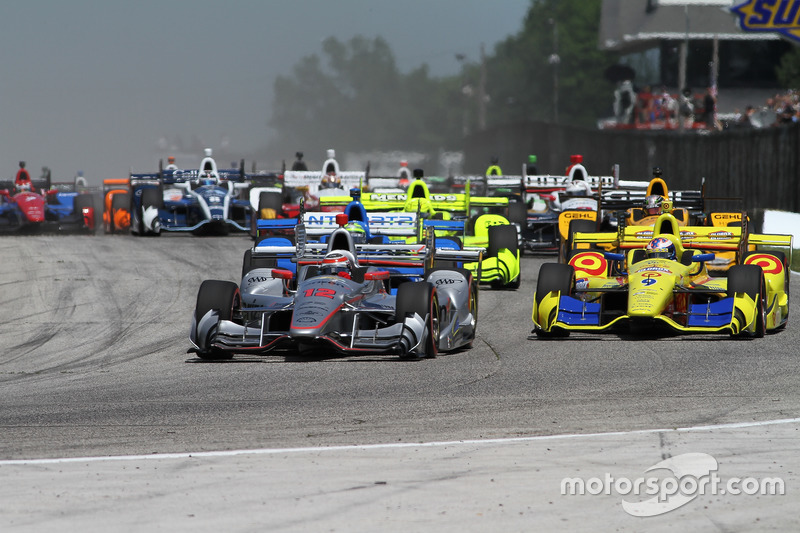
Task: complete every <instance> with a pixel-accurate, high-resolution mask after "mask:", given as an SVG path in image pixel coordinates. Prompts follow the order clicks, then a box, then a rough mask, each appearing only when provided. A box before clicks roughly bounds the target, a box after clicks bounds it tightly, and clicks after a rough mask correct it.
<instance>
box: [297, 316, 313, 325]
mask: <svg viewBox="0 0 800 533" xmlns="http://www.w3.org/2000/svg"><path fill="white" fill-rule="evenodd" d="M294 322H296V323H298V324H309V323H311V322H317V319H316V318H314V317H311V316H301V317H299V318H295V319H294Z"/></svg>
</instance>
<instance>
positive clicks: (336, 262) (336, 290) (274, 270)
mask: <svg viewBox="0 0 800 533" xmlns="http://www.w3.org/2000/svg"><path fill="white" fill-rule="evenodd" d="M296 233H297V239H298V242H297V245H296V246H286V247H283V248H281V247H275V246H265V247H261V246H259V245H256V246H255V247H254V248H253V249H251V250H248V251H247V252H246V254H245V261H244V262H245V265H244V266H245V268H244V270H246V272H245V273H244V275H243V277H242V281H241V283H240V284H236V283H233V282H229V281H219V280H207V281H204V282H203V283H202V285H201V286H200V290H199V292H198V295H197V304H196V307H195V310H194V313H193V316H192V323H191V329H190V340H191V342H192V345H193V348H192V350H191V351H193V352H195V353H196V354H197V355H198V357H200V358H201V359H227V358H230V357H232V356H233V354H235V353H247V354H268V353H271V352H275V353H278V354H280V353H288V354H293V353H294V354H296V353H301V354H306V353H311V354H329V353H330V352H334V353H338V354H344V355H357V354H396V355H399V356H400V357H401V358H419V357H434V356H435V355H436V354H437V353H439V352H440V351H442V352H444V351H452V350H457V349H461V348H467V347H470V346H471V344H472V342H473V341H474V339H475V332H476V327H477V317H478V312H477V305H478V287H477V284H476V283H475V281H474V278H473V276H472V274H471V273H470V272H468V271H466V270H464V269H457V268H456V269H448V268H433V265H434V261H435V260H436V259H445V260H474V259H475V258H476V256H478V255H479V254H477V253H472V252H465V251H459V250H437V249H436V248H435V247H434V246H433V242H432V241H433V239H434V236H433V234H432V232H429V234H428V239H427V242H426V243H425V244H424V245H422V246H420V245H406V244H391V245H390V244H381V245H369V244H362V245H357V244H355V243H354V242H353V239H352V236H351V234H350V233H349V232H348V231H347V230H345V229H344V228H340V229H336V230H334V231H333V233H331V235H330V236H329V238H328V239H327V244H323V243H307V242H306V241H305V237H304V227H303V226H302V224H301V225H300V226H299V227H298V228H297V230H296ZM286 257H289V258H291V259H292V260H293V261H295V262H296V263H297V265H298V274H297V275H296V276H295V275H294V274H293V273H292V272H290V271H288V270H285V269H282V268H278V267H277V264H278V263H277V262H278V261H279V260H280V259H281V258H286ZM392 286H395V287H396V289H395V290H394V291H392V290H390V288H391V287H392Z"/></svg>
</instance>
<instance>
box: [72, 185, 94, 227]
mask: <svg viewBox="0 0 800 533" xmlns="http://www.w3.org/2000/svg"><path fill="white" fill-rule="evenodd" d="M84 207H88V208H90V209H94V196H93V195H91V194H79V195H78V196H76V197H75V200H74V201H73V204H72V212H73V213H74V215H75V216H77V217H81V219H82V218H83V215H82V214H81V213H82V211H83V208H84ZM96 227H97V224H95V225H94V227H92V228H91V229H89V231H90V233H94V232H95V228H96Z"/></svg>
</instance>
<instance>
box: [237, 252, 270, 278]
mask: <svg viewBox="0 0 800 533" xmlns="http://www.w3.org/2000/svg"><path fill="white" fill-rule="evenodd" d="M277 266H278V260H277V259H275V258H274V257H253V250H251V249H247V250H245V251H244V257H243V258H242V277H245V276H246V275H247V273H248V272H250V271H251V270H253V269H256V268H276V267H277Z"/></svg>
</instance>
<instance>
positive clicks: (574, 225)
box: [564, 219, 597, 257]
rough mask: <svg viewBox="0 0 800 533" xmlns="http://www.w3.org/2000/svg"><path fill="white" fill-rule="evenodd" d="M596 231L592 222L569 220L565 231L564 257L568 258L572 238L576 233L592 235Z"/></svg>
mask: <svg viewBox="0 0 800 533" xmlns="http://www.w3.org/2000/svg"><path fill="white" fill-rule="evenodd" d="M596 231H597V224H596V223H595V222H594V221H593V220H583V219H577V220H571V221H570V223H569V227H568V229H567V242H566V248H565V249H564V257H568V256H569V253H570V252H571V251H572V247H573V246H574V244H575V243H574V242H573V240H574V238H575V234H576V233H594V232H596Z"/></svg>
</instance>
